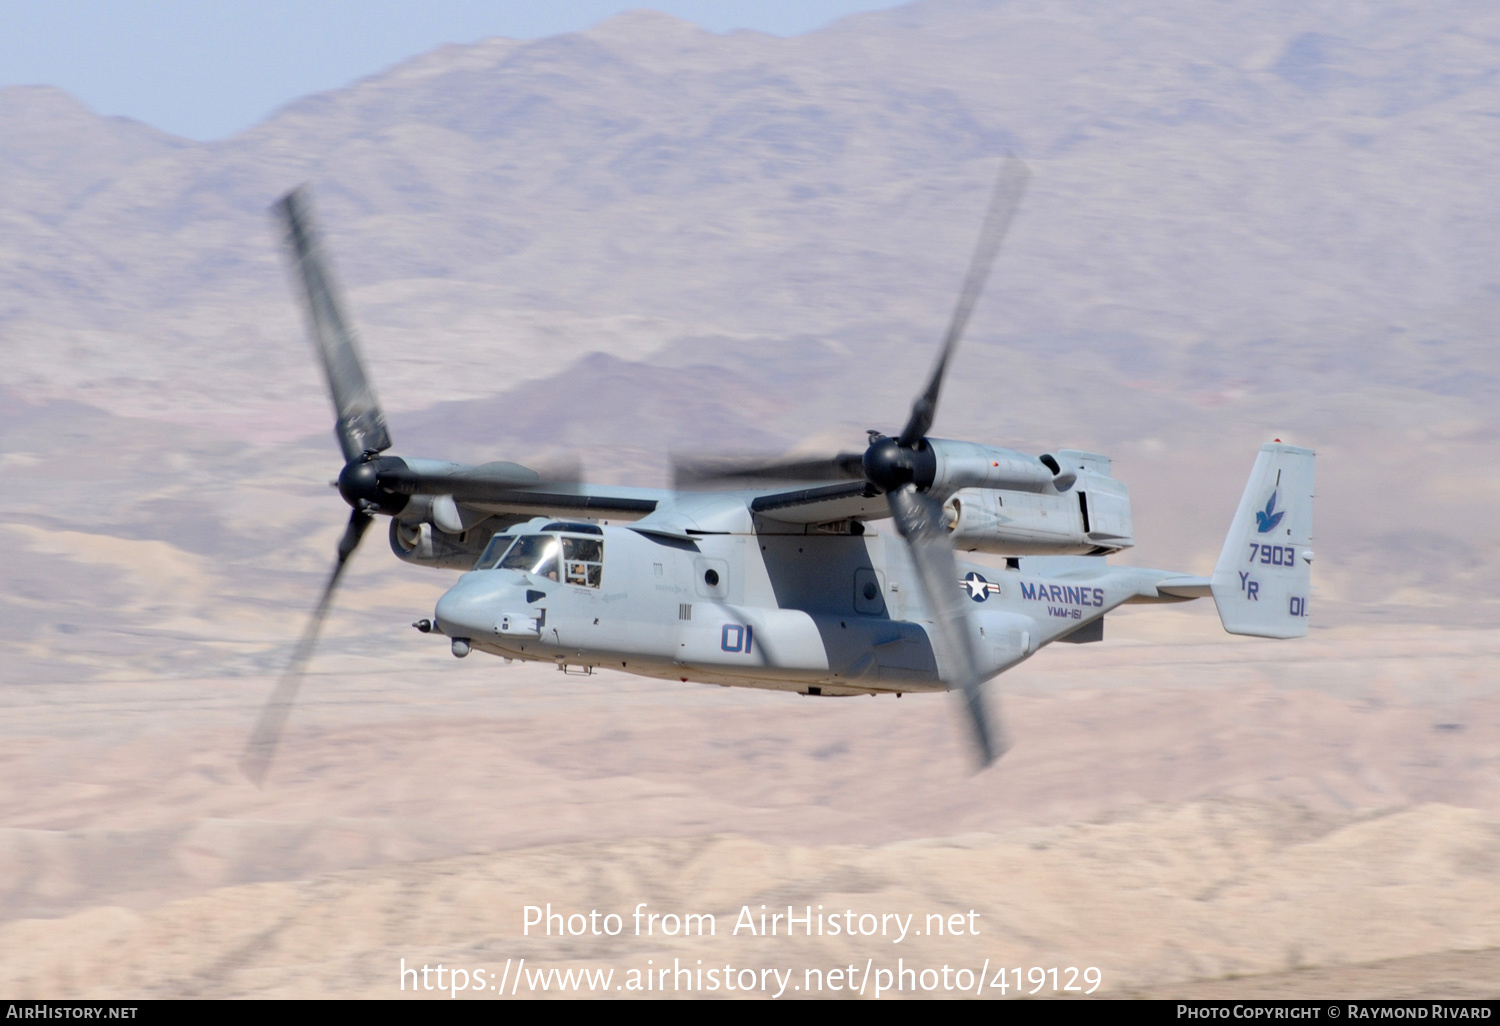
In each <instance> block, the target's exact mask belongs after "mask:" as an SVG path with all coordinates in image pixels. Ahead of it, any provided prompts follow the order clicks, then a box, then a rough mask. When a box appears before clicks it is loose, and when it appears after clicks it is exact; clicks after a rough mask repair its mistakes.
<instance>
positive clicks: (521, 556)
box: [499, 534, 562, 581]
mask: <svg viewBox="0 0 1500 1026" xmlns="http://www.w3.org/2000/svg"><path fill="white" fill-rule="evenodd" d="M561 550H562V541H561V539H559V538H558V537H557V536H556V535H553V534H528V535H524V536H523V537H521V538H518V539H516V543H515V545H513V546H511V549H510V551H509V552H507V553H506V554H505V558H504V559H502V560H500V566H499V569H501V570H522V571H525V572H526V573H528V574H534V575H536V576H537V577H546V578H548V579H550V580H554V581H555V580H557V579H558V574H557V563H558V556H559V555H560V554H561Z"/></svg>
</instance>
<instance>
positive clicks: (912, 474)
mask: <svg viewBox="0 0 1500 1026" xmlns="http://www.w3.org/2000/svg"><path fill="white" fill-rule="evenodd" d="M860 466H861V468H862V469H863V470H864V472H865V480H866V481H869V482H870V483H871V484H872V485H874V486H875V487H876V488H879V489H880V490H881V491H882V492H894V491H895V490H896V489H898V488H900V487H901V486H902V485H907V484H914V485H916V486H917V487H918V488H920V489H922V490H923V491H926V490H927V489H928V488H929V487H931V486H932V482H933V479H934V478H935V477H936V476H937V458H936V457H935V456H934V455H933V452H932V447H931V446H929V445H928V444H927V442H926V439H918V440H917V443H916V445H915V446H913V447H911V448H907V447H906V446H904V445H902V444H901V443H900V442H898V441H897V440H896V439H894V438H888V437H886V436H884V435H881V436H879V437H877V438H875V439H873V440H872V441H871V443H870V447H869V448H867V449H866V450H865V454H864V456H863V458H862V459H861V460H860Z"/></svg>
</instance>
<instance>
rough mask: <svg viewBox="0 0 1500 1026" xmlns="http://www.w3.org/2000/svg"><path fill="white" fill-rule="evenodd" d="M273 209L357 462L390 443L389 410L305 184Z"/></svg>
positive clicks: (342, 440) (343, 442)
mask: <svg viewBox="0 0 1500 1026" xmlns="http://www.w3.org/2000/svg"><path fill="white" fill-rule="evenodd" d="M272 211H273V212H274V213H275V215H276V216H277V217H278V219H279V220H280V222H281V226H282V228H283V229H284V230H285V232H286V245H287V251H288V254H289V255H290V257H291V259H292V265H293V270H294V271H295V272H296V273H295V275H294V277H296V279H297V281H298V282H299V283H300V284H301V286H302V288H301V292H302V310H303V313H304V315H305V316H306V318H307V330H308V334H309V335H311V336H312V340H313V345H314V347H315V348H316V349H317V351H318V356H319V358H320V359H321V360H322V363H323V374H324V377H326V378H327V380H328V391H329V394H330V395H331V396H332V397H333V410H334V414H335V415H336V416H337V417H338V422H337V424H336V426H335V427H334V433H335V434H336V435H338V439H339V445H340V446H341V447H342V448H343V450H344V462H345V463H352V462H354V461H355V460H357V459H359V458H360V457H361V456H363V455H364V454H365V453H367V452H384V451H385V450H386V449H389V448H390V447H391V435H390V431H389V429H388V428H387V427H386V423H385V414H383V413H382V412H381V411H380V403H379V402H378V401H377V400H376V398H375V389H374V388H373V387H372V386H371V384H370V380H369V377H368V376H367V375H366V374H365V368H364V363H363V361H362V360H361V359H360V355H359V343H358V341H357V340H356V339H355V337H354V331H353V329H352V328H350V326H349V321H348V318H346V317H345V316H344V309H343V303H342V302H341V301H340V299H339V292H338V287H337V285H336V284H335V282H334V280H333V275H332V273H331V271H330V269H329V266H328V260H327V257H325V256H324V254H323V245H322V242H321V240H320V239H319V237H318V231H317V226H316V224H315V223H314V222H313V217H312V205H311V201H310V200H309V198H308V195H307V190H306V188H305V187H303V188H300V189H295V190H293V191H292V192H289V193H287V194H286V195H285V196H283V197H282V198H281V199H280V201H278V202H277V204H276V205H275V206H274V207H273V208H272Z"/></svg>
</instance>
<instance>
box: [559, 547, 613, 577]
mask: <svg viewBox="0 0 1500 1026" xmlns="http://www.w3.org/2000/svg"><path fill="white" fill-rule="evenodd" d="M562 544H563V552H562V557H563V570H564V572H565V575H566V576H565V581H566V583H568V584H578V585H582V586H583V587H585V588H597V587H599V584H600V581H602V580H603V577H604V539H602V538H564V539H563V540H562Z"/></svg>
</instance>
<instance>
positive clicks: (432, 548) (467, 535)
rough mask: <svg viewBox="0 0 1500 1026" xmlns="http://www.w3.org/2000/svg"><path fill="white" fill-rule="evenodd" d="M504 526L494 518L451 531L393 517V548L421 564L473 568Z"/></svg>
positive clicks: (450, 568) (454, 568)
mask: <svg viewBox="0 0 1500 1026" xmlns="http://www.w3.org/2000/svg"><path fill="white" fill-rule="evenodd" d="M503 529H504V526H503V525H500V524H497V523H496V522H495V520H493V519H491V520H486V521H484V522H482V523H479V524H475V525H474V526H473V527H471V528H469V529H468V530H467V531H463V532H460V533H459V534H449V533H448V532H447V531H444V530H442V529H441V528H438V527H436V526H434V525H433V524H432V522H431V521H428V520H422V521H418V522H416V523H412V522H409V521H402V520H398V519H397V518H395V517H392V518H391V551H392V552H394V553H395V554H396V555H397V556H399V557H401V558H402V559H404V560H405V561H406V562H408V563H416V564H417V565H418V566H436V567H443V568H445V569H449V570H471V569H473V567H474V561H475V560H476V559H478V558H479V554H480V553H481V552H483V551H484V547H485V546H486V545H488V544H489V541H490V536H491V535H493V534H494V533H495V532H496V531H497V530H503Z"/></svg>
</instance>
